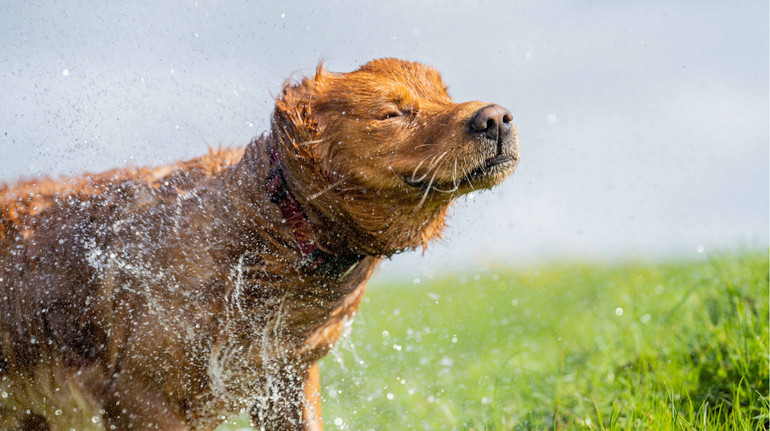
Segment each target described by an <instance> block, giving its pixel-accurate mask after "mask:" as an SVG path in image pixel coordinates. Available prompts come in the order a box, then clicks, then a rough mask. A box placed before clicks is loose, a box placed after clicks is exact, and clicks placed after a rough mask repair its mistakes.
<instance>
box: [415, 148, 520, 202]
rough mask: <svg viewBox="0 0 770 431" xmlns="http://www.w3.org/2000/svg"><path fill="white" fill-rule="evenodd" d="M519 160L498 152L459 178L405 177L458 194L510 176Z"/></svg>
mask: <svg viewBox="0 0 770 431" xmlns="http://www.w3.org/2000/svg"><path fill="white" fill-rule="evenodd" d="M518 163H519V160H518V158H517V157H515V156H511V155H506V154H498V155H496V156H494V157H490V158H488V159H486V160H484V162H483V163H482V164H481V165H479V166H478V167H477V168H475V169H473V170H472V171H470V172H469V173H467V174H465V175H464V176H462V177H459V178H452V179H442V180H439V181H434V182H432V183H431V182H430V181H427V180H424V179H421V180H415V179H412V178H411V177H404V179H403V180H404V183H406V184H407V185H409V186H411V187H414V188H418V189H421V190H423V191H427V190H428V189H429V188H430V189H431V190H435V191H437V192H444V193H451V194H452V195H455V196H458V195H462V194H465V193H469V192H471V191H473V190H479V189H490V188H492V187H494V186H496V185H498V184H500V183H501V182H503V180H505V179H506V178H508V176H510V175H511V174H512V173H513V171H514V170H515V169H516V165H517V164H518Z"/></svg>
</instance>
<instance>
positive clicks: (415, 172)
mask: <svg viewBox="0 0 770 431" xmlns="http://www.w3.org/2000/svg"><path fill="white" fill-rule="evenodd" d="M426 159H427V157H426V158H425V159H422V160H420V163H418V164H417V167H415V168H414V171H412V178H411V181H415V179H414V176H415V175H417V170H418V169H420V166H422V164H423V162H424V161H425V160H426ZM419 181H422V179H420V180H419Z"/></svg>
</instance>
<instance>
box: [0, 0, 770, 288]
mask: <svg viewBox="0 0 770 431" xmlns="http://www.w3.org/2000/svg"><path fill="white" fill-rule="evenodd" d="M108 3H109V4H108ZM280 3H281V2H209V1H205V0H197V1H195V0H191V1H185V2H145V3H143V4H142V3H139V2H132V3H131V4H130V5H129V4H119V3H114V2H82V3H77V2H51V3H47V4H44V3H37V4H33V3H31V2H10V1H7V2H0V46H2V51H0V52H1V53H2V54H1V57H0V78H1V79H2V84H1V85H2V87H0V88H2V93H3V96H2V98H1V100H2V102H3V103H2V104H0V154H2V156H0V157H2V159H1V160H0V181H13V180H15V179H16V178H19V177H22V176H34V175H39V174H76V173H79V172H82V171H86V170H87V171H99V170H103V169H107V168H111V167H115V166H119V165H122V164H124V163H131V164H135V165H143V164H161V163H167V162H169V161H171V160H178V159H183V158H188V157H192V156H195V155H199V154H201V153H203V152H205V151H206V147H207V146H208V145H219V144H223V145H242V144H245V143H247V142H248V140H249V139H250V138H251V137H252V136H254V135H257V134H260V133H261V132H262V131H263V130H265V129H266V128H267V126H268V118H269V114H270V111H271V108H272V99H271V94H276V93H277V92H278V90H279V89H280V84H281V82H282V81H283V80H284V79H285V78H287V77H289V76H300V75H302V74H310V73H312V72H313V70H314V67H315V65H316V64H317V62H318V61H319V60H320V59H325V60H326V65H327V67H328V68H329V69H331V70H335V71H349V70H352V69H354V68H356V67H357V66H358V65H360V64H362V63H365V62H366V61H368V60H370V59H372V58H377V57H384V56H392V57H400V58H406V59H411V60H418V61H422V62H424V63H427V64H431V65H433V66H435V67H436V68H438V69H439V70H440V71H441V72H442V75H443V77H444V80H445V81H446V82H447V83H448V84H449V87H450V93H451V94H452V96H453V97H454V98H455V100H457V101H465V100H486V101H490V102H496V103H499V104H501V105H504V106H506V107H507V108H509V109H510V110H511V111H512V112H513V114H514V121H515V122H516V123H517V126H518V128H519V132H520V135H521V143H522V152H523V157H522V163H521V165H520V169H519V171H518V172H517V173H516V174H515V175H514V176H513V177H512V178H511V179H510V180H509V181H508V182H507V183H506V184H504V185H503V186H501V187H500V188H498V189H496V190H495V191H493V192H486V193H482V194H476V195H475V196H474V197H473V198H472V199H462V200H460V201H459V202H458V205H456V206H455V208H454V210H453V211H452V219H451V220H450V229H449V230H448V231H447V234H446V235H445V236H446V238H447V239H448V241H447V242H446V243H441V244H437V245H436V246H434V247H433V250H429V251H428V253H426V255H425V257H421V256H420V253H409V254H405V255H402V256H398V257H397V258H396V259H395V262H394V264H390V265H387V266H386V270H385V271H386V272H388V273H395V272H398V271H399V270H398V269H397V268H404V270H405V271H406V275H407V276H409V274H420V273H422V272H424V271H425V270H426V269H427V271H428V272H430V271H440V270H442V269H444V268H446V267H450V266H457V265H474V264H478V263H484V264H492V263H495V262H497V263H501V264H515V263H519V262H527V261H533V260H539V259H552V258H562V257H568V258H569V257H571V258H586V257H588V258H613V257H616V256H636V255H641V256H653V257H654V256H668V255H672V254H677V255H683V256H689V257H695V256H698V253H697V249H698V247H699V246H703V247H704V249H705V250H706V253H708V252H709V251H712V250H718V249H723V248H726V247H736V246H748V247H753V248H757V247H758V248H762V247H767V245H768V158H769V156H768V138H769V137H768V122H769V121H770V120H768V114H769V113H768V49H769V48H768V3H767V2H766V1H751V2H702V1H697V2H696V1H685V2H609V1H585V2H554V1H531V2H526V1H521V2H516V1H510V2H503V1H500V2H488V1H474V2H448V1H437V2H415V1H409V2H407V1H397V2H353V1H350V2H339V1H337V2H335V1H324V2H290V3H286V4H280ZM308 5H310V6H308Z"/></svg>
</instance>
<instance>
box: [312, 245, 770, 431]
mask: <svg viewBox="0 0 770 431" xmlns="http://www.w3.org/2000/svg"><path fill="white" fill-rule="evenodd" d="M769 301H770V299H769V298H768V254H767V253H743V254H738V255H725V256H721V257H718V258H714V259H711V260H709V261H705V262H684V263H681V262H680V263H666V264H645V263H641V264H630V263H629V264H620V265H611V266H610V265H606V266H605V265H586V266H580V265H559V264H553V265H546V266H542V267H535V268H531V269H527V270H508V269H504V268H499V269H497V270H489V271H484V272H480V273H476V274H474V273H470V274H462V275H459V276H446V277H445V278H435V279H425V280H421V282H420V283H419V285H416V284H412V283H409V284H405V285H388V284H387V283H385V282H379V283H378V282H375V283H373V285H372V286H371V287H370V290H369V292H367V296H366V297H365V299H364V303H363V304H362V306H361V308H360V312H359V315H358V317H357V318H356V320H355V322H354V324H353V325H352V326H353V330H352V334H351V335H350V336H348V337H346V338H344V339H343V340H341V342H340V345H339V346H338V348H337V349H336V351H335V353H334V354H332V355H330V356H329V357H327V358H326V359H324V361H323V362H322V367H321V373H322V379H323V385H324V394H323V398H324V418H325V423H326V428H327V430H336V429H345V430H370V429H371V430H407V429H409V430H420V429H424V430H437V429H450V430H451V429H458V430H518V429H535V430H541V429H555V430H560V429H596V430H637V429H638V430H647V429H665V430H679V429H684V430H715V429H720V430H721V429H735V430H766V429H768V427H770V416H769V414H768V413H769V411H770V407H769V405H768V360H769V357H768V348H769V346H770V344H769V343H768V316H769V314H768V313H769V311H768V302H769Z"/></svg>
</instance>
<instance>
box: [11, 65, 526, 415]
mask: <svg viewBox="0 0 770 431" xmlns="http://www.w3.org/2000/svg"><path fill="white" fill-rule="evenodd" d="M485 105H486V104H484V103H482V102H470V103H465V104H455V103H453V102H452V101H451V99H450V98H449V96H448V95H447V93H446V88H445V86H444V84H443V83H442V81H441V79H440V77H439V75H438V73H437V72H436V71H435V70H434V69H432V68H429V67H426V66H423V65H420V64H418V63H411V62H403V61H400V60H394V59H384V60H376V61H373V62H370V63H368V64H366V65H365V66H363V67H362V68H361V69H359V70H357V71H355V72H351V73H347V74H333V73H330V72H328V71H326V70H325V69H324V68H323V67H320V66H319V68H318V70H317V71H316V74H315V76H314V77H312V78H306V79H304V80H302V81H301V82H298V83H290V82H289V83H287V84H286V85H285V86H284V90H283V92H282V94H281V95H280V97H279V98H278V99H277V100H276V108H275V111H274V114H273V121H272V127H271V130H270V131H269V132H268V133H266V134H265V135H263V136H261V137H259V138H257V139H255V140H254V141H253V142H251V143H250V144H249V145H248V146H247V147H246V148H245V149H232V150H230V149H228V150H212V151H211V152H210V154H208V155H206V156H204V157H201V158H198V159H195V160H192V161H188V162H184V163H179V164H176V165H173V166H166V167H159V168H150V169H122V170H115V171H111V172H107V173H103V174H98V175H86V176H83V177H80V178H73V179H61V180H51V179H41V180H32V181H28V182H22V183H18V184H15V185H6V186H0V295H1V296H0V377H1V379H0V392H1V393H2V397H1V398H0V427H2V428H3V429H28V430H33V429H35V430H36V429H53V430H67V429H70V428H75V429H79V430H83V429H101V428H102V427H103V426H106V428H107V429H109V428H110V426H114V427H115V428H116V429H128V428H133V429H162V430H186V429H202V430H210V429H214V428H215V427H216V426H217V425H218V424H219V423H220V422H221V417H222V416H223V415H224V416H233V415H237V414H239V413H241V412H244V411H249V412H250V413H251V416H252V419H253V421H254V422H255V423H256V424H257V425H259V426H264V427H265V428H266V429H276V430H277V429H281V430H283V429H286V430H289V429H320V428H321V422H320V401H319V400H320V396H319V394H318V391H319V390H320V387H319V380H318V374H317V367H316V366H315V365H314V364H315V363H316V361H317V360H318V359H320V358H321V357H323V356H324V355H325V354H326V353H327V352H328V351H329V349H330V348H331V347H332V346H333V345H334V343H335V342H336V340H337V338H338V337H339V336H340V333H341V331H342V329H343V327H344V325H345V323H346V322H347V321H348V320H349V319H350V318H351V317H352V316H353V314H354V313H355V310H356V308H357V307H358V304H359V302H360V300H361V297H362V295H363V292H364V289H365V283H366V280H367V279H368V278H369V277H370V276H371V274H372V271H373V269H374V267H375V265H376V264H377V262H378V261H379V260H380V259H382V258H385V257H388V256H391V255H392V254H394V253H398V252H401V251H403V250H408V249H413V248H416V247H421V246H425V244H427V243H428V242H429V241H430V240H431V239H434V238H436V237H438V236H439V235H440V233H441V230H442V228H443V227H444V219H445V215H446V210H447V206H448V205H449V204H450V203H451V201H452V200H453V199H455V198H456V197H457V196H459V195H461V194H463V193H466V192H468V191H470V190H473V189H478V188H489V187H491V186H493V185H495V184H497V183H499V182H500V181H502V179H503V178H505V177H506V176H507V175H508V174H510V173H511V172H512V170H513V164H512V165H510V166H509V167H507V168H506V169H497V170H495V171H494V172H490V173H488V174H486V175H484V176H483V177H481V178H477V179H472V178H471V177H468V174H469V172H471V171H472V170H473V169H474V168H476V167H477V166H478V165H479V164H481V163H483V162H484V160H485V159H488V158H489V157H491V155H494V154H495V151H500V148H501V146H503V147H504V148H503V150H504V151H506V152H507V153H510V154H511V155H512V157H514V159H516V160H517V159H518V141H517V139H516V136H515V133H514V134H513V137H511V138H509V139H507V140H506V141H505V142H502V143H498V144H497V147H495V145H490V144H486V143H484V142H482V141H483V140H479V139H480V138H478V137H476V136H472V135H469V134H468V132H467V128H468V121H469V118H471V117H472V115H473V113H474V112H476V111H478V110H479V109H480V108H481V107H483V106H485ZM492 147H495V148H492ZM270 148H274V149H275V151H277V152H278V154H280V157H281V161H282V162H281V163H282V165H283V166H282V167H283V173H284V176H285V179H286V184H287V186H288V188H289V191H290V193H291V194H292V195H293V196H294V198H295V199H296V200H297V202H298V203H299V204H300V206H301V208H302V211H303V213H304V215H305V217H306V218H307V220H308V222H309V224H310V226H311V227H312V232H313V235H314V237H315V238H314V240H315V242H316V244H318V246H319V247H320V248H322V249H323V250H324V251H325V252H327V253H329V254H330V255H344V254H351V253H354V254H356V255H360V256H361V260H360V262H359V263H358V264H357V265H355V266H354V267H353V268H352V269H351V270H350V271H348V272H347V273H346V274H335V275H333V276H330V275H328V274H320V273H312V272H311V273H308V272H303V271H302V269H301V268H300V267H299V266H298V261H299V260H300V258H301V256H300V253H299V251H298V250H297V245H296V243H295V236H294V234H293V233H292V231H291V229H288V228H287V226H286V224H285V223H282V219H283V215H282V214H281V212H280V210H279V209H278V207H277V206H276V205H274V204H273V203H271V202H270V201H269V197H268V196H267V194H266V191H265V187H264V184H265V179H266V178H267V176H268V174H269V171H270V163H269V162H268V160H269V154H270ZM514 164H515V163H514ZM411 181H422V183H421V184H423V185H422V186H421V187H415V186H414V184H411V185H410V182H411ZM426 185H427V187H426Z"/></svg>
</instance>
